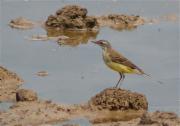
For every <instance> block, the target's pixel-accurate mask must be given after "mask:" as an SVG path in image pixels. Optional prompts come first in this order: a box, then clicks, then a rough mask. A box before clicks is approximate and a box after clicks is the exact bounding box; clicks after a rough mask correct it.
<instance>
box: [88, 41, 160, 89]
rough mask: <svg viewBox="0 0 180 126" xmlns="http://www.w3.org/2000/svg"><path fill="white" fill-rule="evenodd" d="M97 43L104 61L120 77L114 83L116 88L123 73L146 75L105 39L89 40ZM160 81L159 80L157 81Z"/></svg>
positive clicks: (122, 78) (122, 77)
mask: <svg viewBox="0 0 180 126" xmlns="http://www.w3.org/2000/svg"><path fill="white" fill-rule="evenodd" d="M91 42H92V43H95V44H97V45H99V46H100V47H101V48H102V50H103V51H102V56H103V60H104V63H105V64H106V65H107V66H108V67H109V68H110V69H112V70H114V71H116V72H118V73H119V75H120V78H119V80H118V82H117V84H116V86H115V87H116V88H117V87H118V85H119V83H120V82H121V84H122V81H123V80H124V79H125V74H138V75H146V76H149V77H150V75H149V74H146V73H145V72H144V71H143V70H142V69H140V68H139V67H138V66H136V65H135V64H134V63H132V62H131V61H130V60H129V59H127V58H126V57H124V56H123V55H122V54H120V53H119V52H117V51H116V50H114V49H113V48H112V46H111V44H110V42H108V41H107V40H98V41H91ZM159 83H160V82H159Z"/></svg>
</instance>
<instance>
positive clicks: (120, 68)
mask: <svg viewBox="0 0 180 126" xmlns="http://www.w3.org/2000/svg"><path fill="white" fill-rule="evenodd" d="M103 60H104V62H105V64H106V65H107V66H108V67H109V68H111V69H112V70H114V71H117V72H121V73H136V72H137V71H136V70H135V69H132V68H130V67H128V66H125V65H122V64H120V63H115V62H112V61H111V58H110V57H109V53H107V51H106V50H104V51H103Z"/></svg>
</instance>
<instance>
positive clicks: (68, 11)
mask: <svg viewBox="0 0 180 126" xmlns="http://www.w3.org/2000/svg"><path fill="white" fill-rule="evenodd" d="M87 12H88V11H87V9H86V8H82V7H80V6H77V5H68V6H65V7H63V8H62V9H60V10H58V11H57V12H56V15H62V16H65V17H69V18H71V19H75V18H77V17H82V18H85V17H86V15H87Z"/></svg>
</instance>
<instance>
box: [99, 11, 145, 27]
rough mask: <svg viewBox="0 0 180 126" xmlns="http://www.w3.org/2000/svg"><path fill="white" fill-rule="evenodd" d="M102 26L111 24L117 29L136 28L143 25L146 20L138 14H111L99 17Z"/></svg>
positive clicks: (110, 25)
mask: <svg viewBox="0 0 180 126" xmlns="http://www.w3.org/2000/svg"><path fill="white" fill-rule="evenodd" d="M97 21H98V23H99V25H100V26H109V27H111V28H113V29H116V30H123V29H129V30H131V29H134V28H136V27H137V26H139V25H143V24H144V23H145V20H144V19H143V18H142V17H140V16H138V15H124V14H109V15H105V16H100V17H97Z"/></svg>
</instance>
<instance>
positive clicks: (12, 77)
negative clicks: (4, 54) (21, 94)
mask: <svg viewBox="0 0 180 126" xmlns="http://www.w3.org/2000/svg"><path fill="white" fill-rule="evenodd" d="M22 83H23V80H22V79H21V78H20V77H19V76H18V75H17V74H16V73H14V72H11V71H10V70H8V69H6V68H4V67H2V66H0V102H3V101H15V100H16V91H17V89H18V88H19V86H20V85H22Z"/></svg>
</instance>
